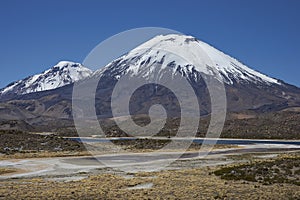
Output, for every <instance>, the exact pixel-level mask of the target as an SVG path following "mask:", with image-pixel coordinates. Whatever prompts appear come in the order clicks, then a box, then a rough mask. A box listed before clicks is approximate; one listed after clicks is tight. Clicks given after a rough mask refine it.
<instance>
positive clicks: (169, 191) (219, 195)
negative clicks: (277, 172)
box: [0, 168, 300, 199]
mask: <svg viewBox="0 0 300 200" xmlns="http://www.w3.org/2000/svg"><path fill="white" fill-rule="evenodd" d="M213 171H214V169H213V168H198V169H189V170H174V171H163V172H154V173H153V172H152V173H151V172H148V173H136V174H127V176H121V175H117V174H101V175H96V176H90V177H88V178H87V179H84V180H79V181H71V182H57V181H51V180H45V179H41V178H37V179H19V180H10V181H2V182H1V188H0V198H2V199H299V198H300V190H299V186H296V185H291V184H272V185H268V186H266V185H262V184H260V183H254V182H247V181H231V180H223V179H220V178H219V177H217V176H215V175H213V174H212V172H213Z"/></svg>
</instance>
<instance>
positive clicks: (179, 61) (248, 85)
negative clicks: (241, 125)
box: [92, 35, 300, 116]
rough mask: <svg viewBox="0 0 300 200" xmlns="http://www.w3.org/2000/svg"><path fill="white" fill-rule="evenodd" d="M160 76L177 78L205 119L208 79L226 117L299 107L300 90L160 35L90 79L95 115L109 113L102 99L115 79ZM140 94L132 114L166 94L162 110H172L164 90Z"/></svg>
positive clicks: (197, 44) (198, 45)
mask: <svg viewBox="0 0 300 200" xmlns="http://www.w3.org/2000/svg"><path fill="white" fill-rule="evenodd" d="M165 70H172V71H173V73H176V72H179V73H180V74H181V75H182V76H184V77H186V78H187V79H188V80H189V82H190V84H191V85H192V87H193V88H194V90H195V92H196V94H197V95H198V100H199V104H200V107H201V112H202V114H208V113H210V109H211V108H210V99H209V92H208V91H207V87H206V84H205V80H207V79H209V78H214V79H217V80H218V81H222V82H224V85H225V89H226V95H227V105H228V110H229V111H241V110H258V111H261V112H266V111H274V110H280V109H284V108H287V107H291V106H298V105H300V89H299V88H297V87H295V86H291V85H289V84H286V83H284V82H282V81H280V80H277V79H275V78H271V77H268V76H267V75H264V74H262V73H259V72H257V71H255V70H253V69H251V68H249V67H247V66H245V65H244V64H242V63H241V62H239V61H238V60H236V59H234V58H232V57H230V56H228V55H226V54H224V53H223V52H221V51H219V50H217V49H215V48H214V47H212V46H210V45H208V44H206V43H204V42H201V41H199V40H198V39H196V38H194V37H192V36H185V35H160V36H157V37H155V38H153V39H151V40H149V41H147V42H145V43H144V44H142V45H140V46H138V47H136V48H135V49H133V50H132V51H130V52H129V53H128V54H126V55H124V56H122V57H120V58H118V59H116V60H114V61H112V62H111V63H109V64H108V65H107V66H105V67H104V68H102V69H99V70H97V71H96V72H95V73H94V74H93V76H92V77H95V78H99V79H100V81H99V88H98V94H97V98H98V104H97V105H98V110H99V113H98V114H99V115H104V116H105V115H107V112H106V111H105V110H110V109H109V108H107V105H108V104H110V98H107V97H110V96H111V94H112V91H113V87H114V85H115V84H116V83H117V81H118V80H119V79H120V77H122V76H124V75H129V76H132V77H140V78H144V79H146V80H147V79H152V80H153V77H155V78H157V79H160V78H161V77H163V74H164V73H165ZM145 89H148V90H149V91H148V92H147V93H145V91H140V92H137V94H136V97H139V98H135V100H136V101H137V102H135V103H134V104H135V105H136V106H135V105H133V106H132V108H133V110H135V111H136V112H137V113H147V112H148V110H147V109H148V108H149V106H150V104H151V99H157V94H158V93H160V94H163V93H164V92H166V95H165V97H164V96H163V95H160V96H159V98H161V99H162V101H163V102H165V104H166V106H167V105H173V104H174V101H173V100H170V98H169V96H168V95H170V93H168V92H167V91H166V90H163V89H162V90H161V91H158V90H155V91H156V94H155V92H154V90H151V87H148V88H144V90H145ZM103 93H105V95H104V94H103ZM173 99H175V98H173ZM145 101H148V103H145ZM156 103H159V102H156ZM141 105H144V106H143V107H142V106H141ZM170 110H171V111H172V109H170ZM173 110H174V109H173ZM176 112H177V111H176Z"/></svg>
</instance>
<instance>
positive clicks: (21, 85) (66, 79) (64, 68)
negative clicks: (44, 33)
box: [0, 61, 93, 95]
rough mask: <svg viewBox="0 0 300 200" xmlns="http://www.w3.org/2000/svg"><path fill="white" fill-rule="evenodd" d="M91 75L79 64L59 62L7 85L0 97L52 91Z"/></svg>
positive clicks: (88, 70) (0, 91)
mask: <svg viewBox="0 0 300 200" xmlns="http://www.w3.org/2000/svg"><path fill="white" fill-rule="evenodd" d="M92 73H93V72H92V71H91V70H90V69H88V68H86V67H84V66H82V65H81V64H80V63H74V62H70V61H60V62H59V63H57V64H56V65H55V66H53V67H51V68H50V69H48V70H46V71H44V72H42V73H40V74H36V75H33V76H29V77H27V78H25V79H23V80H19V81H16V82H13V83H11V84H9V85H8V86H7V87H5V88H3V89H2V90H0V95H4V94H7V93H13V94H28V93H33V92H40V91H46V90H52V89H56V88H59V87H62V86H65V85H68V84H71V83H74V82H76V81H79V80H81V79H84V78H86V77H89V76H90V75H91V74H92Z"/></svg>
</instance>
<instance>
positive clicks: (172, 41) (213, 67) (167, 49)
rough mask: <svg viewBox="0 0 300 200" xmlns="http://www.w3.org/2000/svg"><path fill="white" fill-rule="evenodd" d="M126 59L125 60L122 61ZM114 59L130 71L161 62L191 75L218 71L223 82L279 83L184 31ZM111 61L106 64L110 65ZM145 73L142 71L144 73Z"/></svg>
mask: <svg viewBox="0 0 300 200" xmlns="http://www.w3.org/2000/svg"><path fill="white" fill-rule="evenodd" d="M126 60H127V61H128V62H121V61H126ZM116 61H119V62H117V63H123V65H124V67H126V66H129V67H128V68H127V69H126V70H125V71H126V73H132V74H137V73H140V72H141V70H140V69H141V67H143V66H145V64H146V65H147V66H151V65H154V64H156V63H161V67H162V68H165V67H168V66H172V67H173V69H174V70H177V71H181V72H182V73H184V74H192V75H193V73H195V71H197V72H200V73H203V74H207V75H216V73H215V72H216V71H217V72H218V74H217V77H216V78H218V79H220V81H224V82H225V83H226V84H233V83H234V82H248V83H249V82H251V83H256V84H257V83H264V84H268V85H270V84H279V85H280V84H281V83H280V82H279V81H278V80H276V79H274V78H271V77H269V76H267V75H264V74H262V73H259V72H257V71H255V70H253V69H251V68H249V67H247V66H246V65H244V64H242V63H241V62H239V61H238V60H236V59H235V58H232V57H230V56H229V55H226V54H225V53H223V52H222V51H220V50H218V49H216V48H214V47H212V46H210V45H209V44H207V43H205V42H202V41H200V40H198V39H197V38H195V37H193V36H187V35H177V34H168V35H158V36H156V37H154V38H152V39H150V40H148V41H146V42H145V43H143V44H141V45H139V46H138V47H136V48H135V49H133V50H131V51H130V52H129V53H128V54H126V55H124V56H122V57H120V58H119V59H116V60H115V61H114V62H116ZM114 62H112V63H110V64H108V65H107V67H108V68H109V67H112V66H113V64H114ZM150 68H151V67H150ZM103 71H105V70H103V69H101V70H98V73H100V72H103ZM147 73H151V72H147ZM147 75H148V74H144V75H143V77H146V76H147Z"/></svg>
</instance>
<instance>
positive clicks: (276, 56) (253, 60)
mask: <svg viewBox="0 0 300 200" xmlns="http://www.w3.org/2000/svg"><path fill="white" fill-rule="evenodd" d="M147 26H157V27H165V28H170V29H174V30H177V31H180V32H182V33H186V34H191V35H193V36H196V37H197V38H199V39H201V40H203V41H205V42H207V43H210V44H211V45H213V46H215V47H216V48H218V49H220V50H222V51H224V52H225V53H228V54H229V55H232V56H234V57H235V58H237V59H239V60H240V61H242V62H243V63H245V64H247V65H248V66H250V67H251V68H254V69H256V70H258V71H261V72H263V73H265V74H267V75H270V76H272V77H276V78H279V79H282V80H284V81H286V82H288V83H291V84H295V85H297V86H300V76H299V75H300V1H299V0H282V1H278V0H212V1H207V0H204V1H201V0H194V1H192V0H181V1H179V0H178V1H176V0H170V1H167V0H165V1H163V0H159V1H156V0H151V1H150V0H148V1H147V0H143V1H142V0H118V1H117V0H103V1H100V0H98V1H92V0H87V1H84V0H74V1H73V0H51V1H50V0H49V1H46V0H26V1H22V0H18V1H16V0H1V1H0V30H1V32H0V36H1V37H0V66H1V79H0V87H4V86H5V85H7V84H8V83H10V82H12V81H14V80H18V79H21V78H25V77H26V76H29V75H32V74H35V73H39V72H42V71H44V70H45V69H47V68H49V67H51V66H53V65H54V64H56V63H57V62H58V61H60V60H70V61H76V62H82V61H83V59H84V58H85V56H86V55H87V54H88V53H89V52H90V50H91V49H93V48H94V47H95V46H96V45H97V44H98V43H99V42H101V41H103V40H104V39H106V38H108V37H110V36H112V35H114V34H116V33H118V32H121V31H125V30H127V29H132V28H137V27H147Z"/></svg>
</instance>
